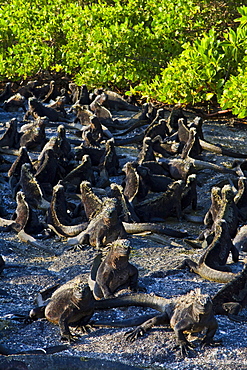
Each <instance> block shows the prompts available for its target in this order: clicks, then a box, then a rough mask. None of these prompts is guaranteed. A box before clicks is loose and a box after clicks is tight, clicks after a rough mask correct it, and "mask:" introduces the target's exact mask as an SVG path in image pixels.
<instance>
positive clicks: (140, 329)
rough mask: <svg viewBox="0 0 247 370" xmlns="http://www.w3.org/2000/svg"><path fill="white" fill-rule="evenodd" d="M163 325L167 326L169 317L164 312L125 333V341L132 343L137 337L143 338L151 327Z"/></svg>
mask: <svg viewBox="0 0 247 370" xmlns="http://www.w3.org/2000/svg"><path fill="white" fill-rule="evenodd" d="M164 324H169V317H168V315H167V313H166V312H165V313H163V314H161V315H158V316H155V317H152V318H151V319H149V320H147V321H145V322H144V323H143V324H142V325H139V326H137V328H135V329H134V330H132V331H129V332H127V333H125V336H126V340H128V341H129V342H134V341H135V340H136V339H137V338H138V337H140V336H143V335H144V334H145V333H146V332H147V331H148V330H150V329H151V328H152V327H153V326H155V325H164Z"/></svg>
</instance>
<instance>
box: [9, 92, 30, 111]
mask: <svg viewBox="0 0 247 370" xmlns="http://www.w3.org/2000/svg"><path fill="white" fill-rule="evenodd" d="M25 103H26V99H25V97H24V96H22V95H21V94H19V93H17V94H15V95H12V96H11V97H10V98H9V99H8V100H5V102H4V103H3V110H5V111H6V112H18V110H19V109H20V108H22V110H23V112H24V113H25V112H26V111H27V110H26V106H25Z"/></svg>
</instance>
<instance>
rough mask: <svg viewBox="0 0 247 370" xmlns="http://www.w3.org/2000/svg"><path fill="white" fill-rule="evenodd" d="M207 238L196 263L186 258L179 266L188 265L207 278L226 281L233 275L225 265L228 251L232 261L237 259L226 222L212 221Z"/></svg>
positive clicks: (237, 254) (220, 281)
mask: <svg viewBox="0 0 247 370" xmlns="http://www.w3.org/2000/svg"><path fill="white" fill-rule="evenodd" d="M207 239H208V246H207V247H206V250H205V251H204V253H203V254H202V256H201V257H200V259H199V261H198V263H196V262H194V261H192V260H190V259H189V258H186V259H185V260H184V262H183V264H182V265H181V266H180V268H184V267H186V266H188V267H189V268H190V269H191V270H193V271H194V272H195V273H197V274H199V275H200V276H201V277H203V278H205V279H207V280H212V281H216V282H219V283H226V282H228V281H230V280H231V279H232V278H233V277H234V276H235V274H233V273H231V272H229V269H228V266H226V261H227V258H228V256H229V253H230V252H231V253H232V258H233V261H234V262H237V261H238V256H239V252H238V250H237V248H236V247H235V246H234V245H233V243H232V240H231V237H230V234H229V229H228V224H227V222H226V221H225V220H222V219H218V220H217V221H216V222H215V223H214V230H213V232H212V233H211V234H210V235H208V237H207ZM227 271H228V272H227Z"/></svg>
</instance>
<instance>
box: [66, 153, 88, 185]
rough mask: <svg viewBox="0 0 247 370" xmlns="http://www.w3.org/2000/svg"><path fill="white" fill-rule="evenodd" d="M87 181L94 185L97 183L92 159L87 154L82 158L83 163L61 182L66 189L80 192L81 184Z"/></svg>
mask: <svg viewBox="0 0 247 370" xmlns="http://www.w3.org/2000/svg"><path fill="white" fill-rule="evenodd" d="M85 180H86V181H89V182H91V183H92V184H94V183H95V177H94V173H93V168H92V163H91V159H90V157H89V155H87V154H85V155H84V156H83V157H82V159H81V163H80V164H79V165H78V166H77V167H75V168H74V169H73V170H71V171H70V172H69V173H68V174H67V175H66V176H65V177H64V178H63V179H62V180H61V184H62V185H64V186H65V188H71V189H73V190H75V191H77V190H78V191H79V189H80V183H81V182H82V181H85Z"/></svg>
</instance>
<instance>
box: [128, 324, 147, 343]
mask: <svg viewBox="0 0 247 370" xmlns="http://www.w3.org/2000/svg"><path fill="white" fill-rule="evenodd" d="M144 334H145V330H144V329H143V328H142V327H141V326H138V327H137V328H136V329H134V330H131V331H128V332H127V333H125V334H124V336H125V337H126V340H127V341H129V342H131V343H132V342H134V341H135V340H136V339H137V338H138V337H142V336H143V335H144Z"/></svg>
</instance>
